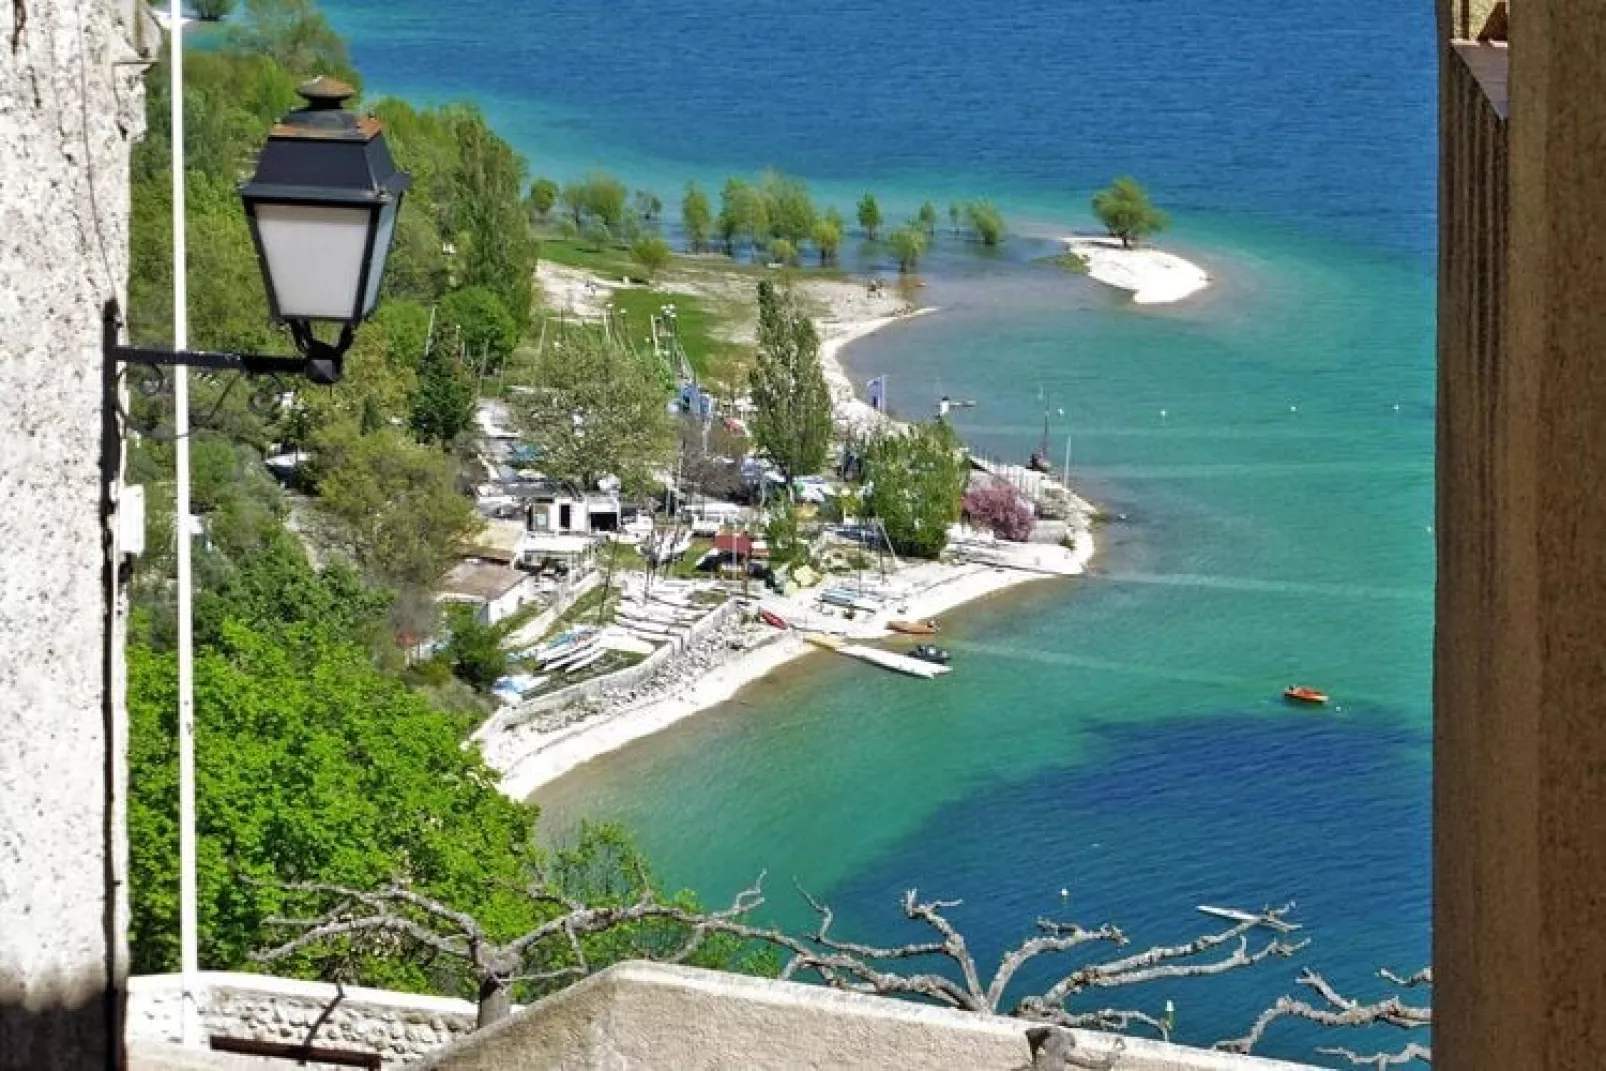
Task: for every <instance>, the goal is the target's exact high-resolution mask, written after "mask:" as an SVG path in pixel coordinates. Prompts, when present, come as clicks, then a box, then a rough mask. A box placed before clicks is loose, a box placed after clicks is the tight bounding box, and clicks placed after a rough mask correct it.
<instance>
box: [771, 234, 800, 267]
mask: <svg viewBox="0 0 1606 1071" xmlns="http://www.w3.org/2000/svg"><path fill="white" fill-rule="evenodd" d="M770 263H771V264H784V265H785V266H787V267H789V268H790V267H795V266H796V265H797V263H798V256H797V246H795V245H793V244H792V243H791V242H789V241H787V240H786V239H785V238H775V239H772V240H771V241H770Z"/></svg>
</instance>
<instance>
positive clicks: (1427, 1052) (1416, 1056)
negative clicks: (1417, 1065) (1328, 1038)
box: [1316, 1041, 1433, 1071]
mask: <svg viewBox="0 0 1606 1071" xmlns="http://www.w3.org/2000/svg"><path fill="white" fill-rule="evenodd" d="M1316 1051H1317V1052H1319V1053H1321V1054H1322V1055H1323V1056H1342V1057H1344V1059H1346V1060H1348V1061H1349V1062H1350V1063H1352V1064H1371V1065H1372V1066H1373V1067H1375V1068H1377V1069H1378V1071H1384V1069H1385V1068H1389V1067H1399V1066H1400V1065H1401V1064H1408V1063H1410V1062H1411V1061H1413V1060H1421V1061H1422V1062H1423V1063H1425V1064H1431V1063H1432V1062H1433V1050H1432V1049H1430V1048H1427V1047H1426V1046H1423V1045H1418V1044H1417V1043H1416V1042H1414V1041H1413V1042H1411V1044H1409V1045H1407V1046H1406V1047H1405V1048H1403V1049H1401V1050H1400V1051H1399V1052H1376V1053H1372V1054H1370V1055H1367V1056H1361V1055H1358V1054H1356V1053H1354V1052H1351V1051H1350V1050H1349V1049H1317V1050H1316Z"/></svg>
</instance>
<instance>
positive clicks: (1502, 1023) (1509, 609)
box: [1433, 0, 1606, 1071]
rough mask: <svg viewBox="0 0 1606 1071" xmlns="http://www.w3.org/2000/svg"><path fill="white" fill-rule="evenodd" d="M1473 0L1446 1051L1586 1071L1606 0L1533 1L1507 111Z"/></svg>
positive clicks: (1594, 820) (1462, 71) (1599, 730)
mask: <svg viewBox="0 0 1606 1071" xmlns="http://www.w3.org/2000/svg"><path fill="white" fill-rule="evenodd" d="M1470 6H1472V7H1483V6H1487V5H1483V4H1472V5H1470ZM1467 7H1468V5H1467V4H1465V3H1464V2H1463V0H1441V4H1440V10H1439V14H1440V33H1441V36H1442V37H1443V38H1444V39H1445V44H1444V45H1443V46H1442V47H1441V81H1440V85H1441V93H1440V107H1441V142H1440V144H1441V160H1442V165H1441V166H1442V174H1441V186H1440V197H1441V205H1440V228H1441V253H1440V258H1441V259H1440V280H1439V388H1440V395H1439V469H1438V490H1439V505H1438V523H1437V526H1436V532H1437V538H1438V549H1439V566H1438V595H1437V599H1438V606H1437V610H1438V626H1437V636H1436V639H1435V650H1434V722H1435V725H1434V735H1435V742H1434V767H1435V783H1434V910H1435V920H1434V949H1433V960H1434V968H1435V980H1436V985H1435V992H1434V1016H1435V1029H1434V1050H1435V1051H1434V1056H1435V1064H1436V1065H1438V1066H1442V1067H1449V1068H1456V1069H1461V1068H1471V1069H1485V1068H1487V1069H1490V1071H1494V1069H1497V1068H1516V1067H1523V1068H1528V1067H1533V1068H1540V1067H1542V1068H1547V1069H1565V1068H1590V1069H1593V1068H1598V1067H1600V1066H1601V1055H1600V1054H1601V1052H1602V1050H1603V1047H1606V967H1603V964H1606V897H1603V896H1602V894H1601V891H1600V889H1601V877H1602V875H1603V874H1606V821H1603V819H1602V816H1603V815H1606V690H1603V689H1602V687H1601V685H1602V682H1603V677H1606V64H1603V63H1602V57H1603V56H1606V18H1603V17H1602V11H1601V5H1600V3H1599V0H1522V2H1521V3H1519V4H1518V5H1516V6H1515V8H1514V9H1513V10H1512V13H1511V26H1510V54H1509V61H1510V69H1509V86H1510V94H1509V123H1508V124H1507V123H1502V122H1500V121H1499V119H1498V116H1497V111H1498V109H1496V108H1494V107H1493V106H1492V104H1493V100H1492V96H1493V95H1494V92H1495V91H1496V90H1499V89H1503V88H1504V82H1503V80H1502V79H1500V78H1498V77H1497V75H1498V72H1490V71H1485V72H1484V73H1483V75H1482V78H1481V84H1480V80H1479V79H1476V78H1473V77H1472V74H1473V66H1472V65H1470V64H1469V59H1470V60H1471V61H1474V62H1478V61H1488V60H1495V59H1498V58H1499V57H1498V56H1496V55H1494V54H1493V53H1479V54H1476V55H1473V56H1470V57H1469V56H1468V54H1466V53H1465V52H1458V51H1456V50H1455V49H1453V48H1451V47H1450V46H1449V45H1448V39H1449V38H1450V37H1451V36H1464V35H1465V29H1464V28H1463V20H1464V19H1465V18H1467V17H1468V16H1467V15H1466V14H1465V9H1466V8H1467ZM1474 30H1475V28H1474ZM1485 47H1493V46H1485ZM1480 94H1482V96H1483V99H1480Z"/></svg>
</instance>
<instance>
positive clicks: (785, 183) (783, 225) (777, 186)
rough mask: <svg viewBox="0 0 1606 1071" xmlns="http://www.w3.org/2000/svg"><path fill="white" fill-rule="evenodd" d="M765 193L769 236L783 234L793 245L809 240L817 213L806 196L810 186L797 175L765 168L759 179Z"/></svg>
mask: <svg viewBox="0 0 1606 1071" xmlns="http://www.w3.org/2000/svg"><path fill="white" fill-rule="evenodd" d="M759 190H760V192H761V193H762V194H763V197H764V216H765V219H766V221H767V222H768V224H769V236H770V237H771V238H783V239H785V240H786V241H788V242H790V243H792V247H793V248H794V249H795V248H797V247H798V246H800V245H802V244H803V243H804V242H806V241H808V240H809V236H810V235H811V234H812V233H813V232H814V221H815V220H816V219H817V218H818V214H817V213H816V212H815V210H814V201H813V200H812V199H811V198H810V197H809V187H808V184H807V183H805V182H804V181H803V180H802V179H800V178H794V177H793V176H791V175H783V174H781V173H780V172H779V171H774V170H770V171H766V172H764V176H763V178H762V179H761V180H760V182H759Z"/></svg>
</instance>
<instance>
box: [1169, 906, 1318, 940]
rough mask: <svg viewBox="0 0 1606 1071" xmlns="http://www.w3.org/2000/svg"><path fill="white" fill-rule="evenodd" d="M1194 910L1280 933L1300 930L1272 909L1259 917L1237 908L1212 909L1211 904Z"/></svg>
mask: <svg viewBox="0 0 1606 1071" xmlns="http://www.w3.org/2000/svg"><path fill="white" fill-rule="evenodd" d="M1194 910H1196V911H1203V912H1204V913H1205V914H1206V915H1214V916H1215V917H1216V918H1218V919H1226V920H1227V921H1228V922H1237V923H1245V922H1252V923H1254V924H1255V925H1257V926H1264V927H1266V928H1267V929H1268V930H1276V931H1277V932H1278V933H1293V932H1294V931H1295V930H1297V929H1299V928H1300V924H1299V923H1297V922H1289V921H1287V920H1286V919H1284V918H1283V917H1282V916H1281V915H1280V914H1273V913H1272V911H1271V910H1270V909H1267V910H1265V911H1262V912H1261V913H1260V914H1258V915H1257V914H1255V913H1254V912H1252V911H1239V910H1238V909H1237V908H1235V907H1212V906H1211V905H1210V904H1200V905H1199V906H1198V907H1197V908H1195V909H1194Z"/></svg>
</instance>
